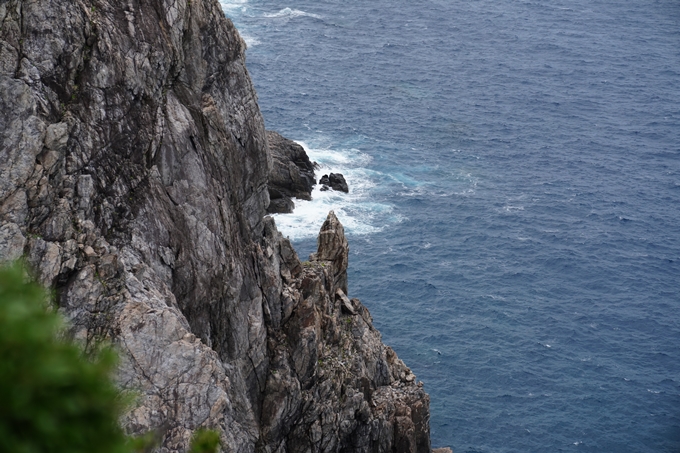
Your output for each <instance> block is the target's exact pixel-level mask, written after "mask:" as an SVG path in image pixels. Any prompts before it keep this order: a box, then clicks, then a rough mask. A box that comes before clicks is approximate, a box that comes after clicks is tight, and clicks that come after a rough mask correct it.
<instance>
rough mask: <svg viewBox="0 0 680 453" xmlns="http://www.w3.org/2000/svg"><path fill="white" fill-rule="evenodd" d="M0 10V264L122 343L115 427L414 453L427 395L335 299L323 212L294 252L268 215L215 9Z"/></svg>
mask: <svg viewBox="0 0 680 453" xmlns="http://www.w3.org/2000/svg"><path fill="white" fill-rule="evenodd" d="M0 24H1V27H0V260H8V259H13V258H16V257H19V256H21V255H22V254H23V255H26V257H27V259H28V261H29V262H30V264H31V265H32V266H33V268H34V269H35V271H36V275H37V277H38V278H39V279H40V280H41V281H42V282H43V283H44V284H46V285H50V286H53V287H54V288H55V289H56V294H57V298H58V303H59V307H60V311H61V312H62V313H63V314H64V315H65V316H66V317H67V318H68V319H69V320H70V322H71V326H72V332H73V335H74V337H75V338H77V339H79V340H81V341H83V343H84V344H85V345H89V344H90V343H92V342H94V341H96V340H98V339H100V338H108V339H110V340H112V341H113V342H114V343H115V344H116V345H117V346H118V347H119V349H120V351H121V355H122V357H123V365H122V367H121V370H120V374H119V381H120V384H121V385H122V386H124V387H127V388H134V389H137V391H138V392H139V393H140V395H141V398H140V403H139V406H138V407H136V408H135V409H134V410H132V411H131V412H130V413H129V414H128V415H127V417H126V418H125V420H123V423H124V424H125V426H126V428H127V430H128V431H129V432H130V433H142V432H145V431H148V430H150V429H161V430H162V431H163V436H162V437H163V443H162V447H161V449H160V451H163V452H180V451H185V450H186V447H187V445H188V441H189V439H190V437H191V433H192V432H193V431H194V430H195V429H196V428H198V427H200V426H207V427H212V428H215V429H218V430H219V431H220V432H221V436H222V442H223V446H224V449H225V451H233V452H237V451H238V452H252V451H256V450H257V451H262V452H270V451H272V452H273V451H284V450H290V451H301V452H302V451H338V450H339V449H342V450H343V451H381V452H382V451H384V452H387V451H414V452H415V451H419V452H420V451H422V452H425V451H426V450H427V449H429V438H428V436H427V433H428V429H429V428H428V419H427V405H428V404H427V403H428V399H427V395H426V394H425V393H424V392H423V391H422V389H421V388H420V387H419V386H417V385H416V384H415V381H414V377H413V375H412V374H411V373H410V371H408V369H407V368H406V367H405V366H404V365H403V363H402V362H401V361H400V360H399V359H397V358H396V355H394V353H393V352H391V350H390V349H389V348H387V347H385V346H384V345H382V343H381V342H380V337H379V334H378V333H377V331H375V329H373V327H372V326H371V323H370V316H369V315H368V312H367V311H366V310H365V308H363V307H362V306H361V304H360V303H359V302H358V301H356V300H351V301H349V303H348V298H347V296H346V292H347V286H346V272H345V270H346V266H347V261H346V256H347V250H346V240H345V239H344V234H341V233H342V231H341V228H342V226H341V225H339V222H337V219H335V216H329V219H328V220H327V223H329V225H330V227H329V228H328V229H327V230H326V231H331V230H332V231H334V233H325V234H326V235H327V236H329V238H330V240H328V241H326V240H325V239H322V240H321V243H324V244H325V243H328V246H324V247H325V248H323V249H322V248H321V247H320V250H319V253H318V254H317V257H318V258H317V260H316V261H314V262H310V263H300V262H299V260H298V258H297V255H296V254H295V251H294V250H293V248H292V247H291V245H290V243H289V242H288V241H287V240H285V239H283V238H282V237H281V235H280V233H278V231H276V227H275V225H274V222H273V220H271V219H269V218H266V217H263V216H264V214H265V209H266V207H267V206H268V205H269V191H268V188H267V180H268V175H269V174H270V170H271V168H272V158H271V155H270V153H269V148H268V144H267V135H266V134H265V130H264V126H263V121H262V118H261V115H260V112H259V108H258V106H257V99H256V95H255V92H254V90H253V87H252V84H251V82H250V78H249V76H248V73H247V70H246V68H245V62H244V58H245V57H244V50H245V44H244V43H243V41H242V40H241V38H240V37H239V35H238V33H237V32H236V30H235V29H234V27H233V25H232V23H231V22H230V21H229V20H228V19H226V18H225V17H224V14H223V12H222V10H221V8H220V6H219V4H218V3H217V1H214V0H199V1H195V0H194V1H191V2H189V1H184V0H148V1H145V2H139V1H136V0H131V1H128V2H121V1H113V0H51V1H47V0H42V1H41V0H39V1H32V2H28V1H20V0H6V1H4V2H2V3H0ZM322 236H323V235H322ZM323 237H325V236H323ZM337 247H340V249H337ZM342 307H344V309H343V308H342ZM348 309H351V310H348ZM352 311H353V312H354V314H352ZM322 364H330V365H323V366H322ZM426 447H427V448H426Z"/></svg>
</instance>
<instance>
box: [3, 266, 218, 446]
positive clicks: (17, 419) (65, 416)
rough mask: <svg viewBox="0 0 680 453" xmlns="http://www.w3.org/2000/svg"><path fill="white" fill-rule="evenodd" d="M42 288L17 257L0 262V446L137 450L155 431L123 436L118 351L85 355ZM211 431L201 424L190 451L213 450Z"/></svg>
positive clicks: (154, 439) (153, 440)
mask: <svg viewBox="0 0 680 453" xmlns="http://www.w3.org/2000/svg"><path fill="white" fill-rule="evenodd" d="M63 328H64V325H63V322H62V319H61V317H60V316H59V315H58V314H57V313H56V311H55V310H54V308H52V307H50V306H49V297H48V294H47V292H46V291H45V290H44V289H42V288H41V287H40V286H38V285H36V284H35V283H31V282H29V281H28V280H27V277H26V272H25V270H24V269H23V267H22V266H21V265H20V264H18V263H15V264H14V265H12V266H5V267H0V452H12V453H81V452H82V453H133V452H136V453H141V452H147V451H152V450H153V449H154V447H155V446H156V445H158V443H159V442H160V437H159V436H160V433H156V432H151V433H147V434H146V435H144V436H140V437H137V438H128V437H127V436H125V435H124V433H123V430H122V429H121V428H120V426H119V424H118V421H119V419H120V417H121V415H122V414H123V412H124V411H125V409H126V406H127V404H126V398H125V397H124V396H123V394H122V393H121V391H120V390H119V389H118V388H117V387H116V386H115V384H114V383H113V379H112V375H113V373H114V372H115V367H116V365H117V356H116V354H115V353H114V351H113V350H112V349H110V348H100V349H99V350H97V351H95V352H94V353H92V354H91V355H88V357H85V355H84V353H83V350H82V348H80V347H79V346H77V345H75V344H73V343H72V342H70V341H68V339H66V338H65V336H64V334H63ZM219 442H220V440H219V435H218V433H217V432H215V431H211V430H205V429H200V430H197V431H196V432H195V434H194V436H193V438H192V443H191V447H190V453H215V452H216V451H217V449H218V447H219Z"/></svg>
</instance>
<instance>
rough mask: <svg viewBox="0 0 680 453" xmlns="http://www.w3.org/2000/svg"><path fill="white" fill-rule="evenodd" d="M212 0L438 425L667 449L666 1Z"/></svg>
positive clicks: (499, 436)
mask: <svg viewBox="0 0 680 453" xmlns="http://www.w3.org/2000/svg"><path fill="white" fill-rule="evenodd" d="M222 5H223V8H224V11H225V13H226V15H227V16H228V17H230V18H231V19H232V20H233V21H234V23H235V24H236V26H237V28H238V29H239V30H240V31H241V35H242V36H243V38H244V40H245V41H246V42H247V44H248V50H247V53H246V55H247V66H248V69H249V71H250V73H251V76H252V78H253V81H254V84H255V87H256V90H257V93H258V97H259V104H260V107H261V109H262V112H263V115H264V118H265V123H266V126H267V128H268V129H273V130H276V131H279V132H280V133H282V134H283V135H285V136H287V137H289V138H291V139H294V140H296V141H298V142H299V143H301V144H303V146H304V147H305V148H306V149H307V151H308V154H309V155H310V157H311V159H312V160H316V161H317V162H318V163H319V164H320V165H321V170H320V172H319V175H318V176H321V174H323V173H328V172H340V173H343V174H344V175H345V177H346V179H347V181H348V184H349V186H350V193H349V194H342V193H338V192H320V191H318V190H317V191H315V192H314V193H313V200H312V201H311V202H305V201H299V200H298V201H296V205H297V208H296V210H295V212H294V213H293V214H288V215H277V216H276V222H277V225H278V227H279V229H280V230H281V231H282V232H283V234H284V235H286V236H288V237H290V238H291V240H292V241H293V243H294V244H295V247H296V249H297V250H298V253H299V254H300V256H301V258H302V259H306V257H307V255H308V254H309V253H310V252H312V251H313V250H314V249H315V246H316V243H315V240H316V239H315V238H316V235H317V233H318V230H319V228H320V226H321V223H322V222H323V219H324V218H325V216H326V214H327V213H328V211H329V210H331V209H333V210H335V212H336V214H337V215H338V217H339V218H340V220H341V221H342V222H343V224H344V225H345V230H346V233H347V236H348V240H349V244H350V271H349V292H350V297H358V298H360V299H361V300H362V301H363V303H364V304H365V305H366V306H367V307H368V308H369V309H370V311H371V313H372V315H373V318H374V321H375V325H376V326H377V327H378V328H379V329H380V331H381V332H382V334H383V340H384V341H385V342H386V343H387V344H389V345H391V346H392V347H393V348H394V349H395V350H396V351H397V353H398V354H399V356H400V358H402V359H403V360H404V361H405V362H406V363H407V364H408V365H409V366H410V367H411V369H412V370H413V371H414V373H415V374H416V375H417V376H418V379H419V380H422V381H423V382H424V384H425V389H426V390H427V391H428V392H429V394H430V396H431V435H432V443H433V446H435V447H439V446H450V447H452V448H453V450H454V452H456V453H461V452H470V453H472V452H484V453H487V452H488V453H492V452H493V453H496V452H522V453H524V452H572V451H573V452H616V453H619V452H624V453H625V452H631V453H632V452H635V453H641V452H642V453H644V452H674V453H677V452H679V451H680V2H678V1H677V0H650V1H647V2H634V1H627V2H622V1H615V0H571V1H566V0H545V1H538V0H535V1H530V0H513V1H509V0H500V1H499V0H468V1H459V0H424V1H422V2H415V3H414V2H406V1H404V0H392V1H385V0H376V1H373V2H361V1H356V0H347V1H344V2H318V1H311V0H301V1H297V0H295V1H294V0H290V1H288V2H281V1H272V0H223V1H222Z"/></svg>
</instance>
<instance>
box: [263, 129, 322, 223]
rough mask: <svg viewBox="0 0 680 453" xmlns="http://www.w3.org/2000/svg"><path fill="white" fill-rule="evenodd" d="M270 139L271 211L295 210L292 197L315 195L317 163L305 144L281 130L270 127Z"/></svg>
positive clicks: (304, 198)
mask: <svg viewBox="0 0 680 453" xmlns="http://www.w3.org/2000/svg"><path fill="white" fill-rule="evenodd" d="M267 143H268V145H269V151H270V153H271V156H272V162H273V165H272V169H271V172H270V173H269V198H270V200H271V201H270V204H269V208H268V209H267V212H268V213H271V214H274V213H287V212H293V209H294V208H295V204H294V203H293V201H292V200H291V198H299V199H301V200H311V199H312V189H313V188H314V185H315V184H316V178H315V175H314V169H315V167H316V165H315V163H313V162H311V161H310V160H309V156H307V153H306V152H305V150H304V148H303V147H302V146H300V145H298V144H297V143H295V142H294V141H292V140H288V139H287V138H285V137H283V136H282V135H281V134H279V133H278V132H274V131H267Z"/></svg>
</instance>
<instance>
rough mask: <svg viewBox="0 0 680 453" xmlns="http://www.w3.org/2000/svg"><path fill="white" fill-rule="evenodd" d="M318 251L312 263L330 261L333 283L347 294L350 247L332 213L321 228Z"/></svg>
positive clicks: (343, 230) (343, 231) (312, 257)
mask: <svg viewBox="0 0 680 453" xmlns="http://www.w3.org/2000/svg"><path fill="white" fill-rule="evenodd" d="M316 243H317V251H316V253H314V254H312V256H311V257H310V259H311V260H312V261H330V262H331V263H332V270H333V283H334V284H335V286H336V287H337V288H340V289H342V290H343V292H344V293H345V294H347V264H348V261H349V245H348V244H347V238H345V229H344V228H343V226H342V224H341V223H340V221H339V220H338V218H337V217H336V216H335V212H333V211H331V212H329V213H328V216H327V217H326V221H325V222H324V223H323V225H322V226H321V231H319V237H318V238H317V240H316Z"/></svg>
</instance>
